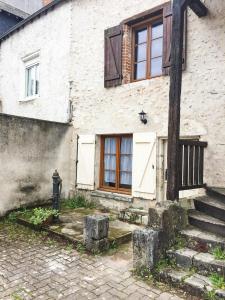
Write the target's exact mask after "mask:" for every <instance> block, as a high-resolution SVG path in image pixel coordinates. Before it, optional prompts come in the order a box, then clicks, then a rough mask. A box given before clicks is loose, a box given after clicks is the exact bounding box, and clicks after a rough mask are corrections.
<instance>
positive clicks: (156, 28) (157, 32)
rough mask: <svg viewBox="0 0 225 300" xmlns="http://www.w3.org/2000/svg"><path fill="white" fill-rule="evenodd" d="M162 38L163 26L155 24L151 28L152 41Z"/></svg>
mask: <svg viewBox="0 0 225 300" xmlns="http://www.w3.org/2000/svg"><path fill="white" fill-rule="evenodd" d="M162 36H163V24H156V25H153V26H152V40H154V39H158V38H159V37H162Z"/></svg>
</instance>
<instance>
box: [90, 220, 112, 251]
mask: <svg viewBox="0 0 225 300" xmlns="http://www.w3.org/2000/svg"><path fill="white" fill-rule="evenodd" d="M108 231H109V218H108V217H106V216H102V215H95V216H86V217H85V219H84V243H85V246H86V249H87V250H88V251H91V252H96V251H104V250H107V249H108V247H109V242H108Z"/></svg>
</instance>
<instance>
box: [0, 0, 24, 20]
mask: <svg viewBox="0 0 225 300" xmlns="http://www.w3.org/2000/svg"><path fill="white" fill-rule="evenodd" d="M0 10H4V11H5V12H7V13H10V14H12V15H14V16H16V17H20V18H22V19H25V18H27V17H29V15H30V14H28V13H26V12H25V11H23V10H21V9H18V8H16V7H14V6H12V5H10V4H7V3H5V2H2V1H0Z"/></svg>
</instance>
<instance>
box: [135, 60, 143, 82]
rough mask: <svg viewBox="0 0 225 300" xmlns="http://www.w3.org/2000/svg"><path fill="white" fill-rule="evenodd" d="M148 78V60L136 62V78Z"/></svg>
mask: <svg viewBox="0 0 225 300" xmlns="http://www.w3.org/2000/svg"><path fill="white" fill-rule="evenodd" d="M143 78H146V61H143V62H140V63H137V64H135V67H134V79H136V80H138V79H143Z"/></svg>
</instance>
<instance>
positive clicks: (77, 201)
mask: <svg viewBox="0 0 225 300" xmlns="http://www.w3.org/2000/svg"><path fill="white" fill-rule="evenodd" d="M62 206H63V207H65V208H70V209H75V208H95V204H94V203H93V202H89V201H87V200H86V199H85V197H84V196H82V195H77V196H76V197H74V198H72V199H67V200H65V201H64V202H63V203H62Z"/></svg>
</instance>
